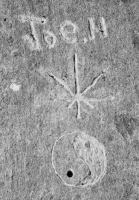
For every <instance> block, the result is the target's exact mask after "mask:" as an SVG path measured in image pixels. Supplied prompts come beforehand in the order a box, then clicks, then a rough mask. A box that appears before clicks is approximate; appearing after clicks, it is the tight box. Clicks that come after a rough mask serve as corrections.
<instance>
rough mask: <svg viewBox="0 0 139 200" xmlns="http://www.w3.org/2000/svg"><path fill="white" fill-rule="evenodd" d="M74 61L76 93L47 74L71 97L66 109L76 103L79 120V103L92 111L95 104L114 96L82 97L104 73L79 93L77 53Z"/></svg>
mask: <svg viewBox="0 0 139 200" xmlns="http://www.w3.org/2000/svg"><path fill="white" fill-rule="evenodd" d="M74 60H75V65H74V67H75V87H76V92H75V94H74V93H73V92H72V91H71V89H70V87H69V86H68V85H67V84H66V83H65V82H64V81H63V80H62V79H60V78H58V77H56V76H55V75H54V74H53V73H49V76H51V77H52V78H53V79H55V80H56V81H57V82H58V83H59V84H60V85H62V86H63V87H64V88H65V90H66V91H67V92H68V93H69V94H70V95H71V97H72V100H71V102H70V104H69V105H68V108H71V107H72V106H73V105H74V104H75V103H77V119H81V102H83V103H85V104H86V105H87V106H89V107H90V108H91V109H94V105H93V104H94V103H95V102H101V101H106V100H108V99H110V100H113V99H114V98H115V97H114V96H108V97H105V98H86V97H85V96H84V95H85V94H86V93H87V92H88V91H89V90H90V89H91V88H94V87H95V85H96V83H97V81H98V80H99V79H100V78H101V77H103V76H104V74H105V71H103V73H101V74H100V75H98V76H97V77H96V78H95V79H94V81H93V83H92V84H91V85H89V86H88V87H87V88H86V89H85V90H84V91H82V92H81V91H80V85H79V70H78V57H77V53H75V55H74Z"/></svg>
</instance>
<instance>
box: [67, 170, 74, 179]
mask: <svg viewBox="0 0 139 200" xmlns="http://www.w3.org/2000/svg"><path fill="white" fill-rule="evenodd" d="M67 176H68V177H69V178H71V177H73V172H72V170H68V171H67Z"/></svg>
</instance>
